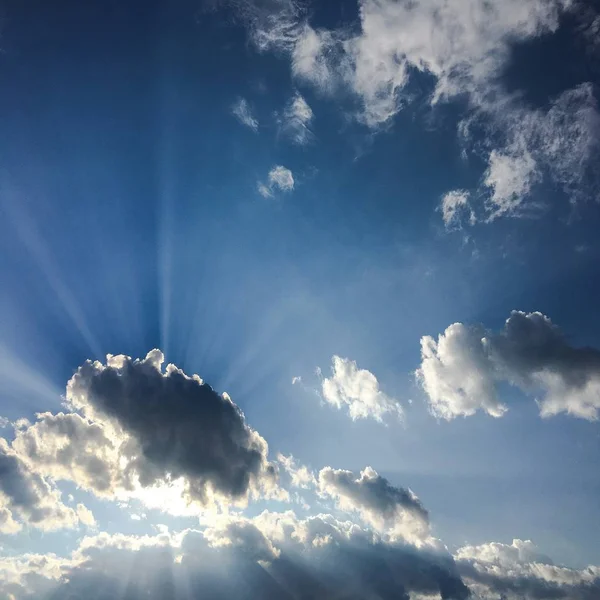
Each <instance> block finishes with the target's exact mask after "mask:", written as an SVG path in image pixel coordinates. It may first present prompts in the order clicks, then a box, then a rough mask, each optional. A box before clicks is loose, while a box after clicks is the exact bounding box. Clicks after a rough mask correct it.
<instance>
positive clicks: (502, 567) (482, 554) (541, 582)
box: [455, 539, 600, 600]
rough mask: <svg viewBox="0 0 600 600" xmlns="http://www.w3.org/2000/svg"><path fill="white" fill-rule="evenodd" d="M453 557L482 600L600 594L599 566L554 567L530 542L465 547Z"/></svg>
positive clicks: (572, 599) (576, 598)
mask: <svg viewBox="0 0 600 600" xmlns="http://www.w3.org/2000/svg"><path fill="white" fill-rule="evenodd" d="M455 559H456V561H457V564H458V569H459V571H460V572H461V573H462V574H463V576H464V577H465V579H466V580H467V581H468V582H469V584H470V586H471V589H472V590H473V591H475V592H476V593H478V594H479V597H481V598H482V599H484V600H487V599H488V598H489V599H490V600H491V599H492V598H498V597H500V598H504V599H505V600H534V599H535V600H546V599H547V600H551V599H560V598H564V599H565V600H592V599H593V598H597V597H599V595H600V567H594V566H589V567H587V568H585V569H581V570H577V569H569V568H566V567H559V566H555V565H554V564H553V563H552V561H551V560H550V559H549V558H548V557H547V556H544V555H542V554H540V552H539V551H538V549H537V548H536V546H535V545H534V544H533V543H532V542H531V541H523V540H518V539H517V540H513V542H512V544H510V545H509V544H500V543H489V544H481V545H480V546H465V547H463V548H460V549H459V550H458V551H457V552H456V554H455Z"/></svg>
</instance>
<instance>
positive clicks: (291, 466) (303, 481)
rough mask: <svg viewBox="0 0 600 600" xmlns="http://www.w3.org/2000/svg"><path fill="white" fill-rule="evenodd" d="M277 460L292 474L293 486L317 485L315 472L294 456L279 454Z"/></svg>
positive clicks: (306, 487) (306, 486)
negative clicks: (300, 463) (301, 463)
mask: <svg viewBox="0 0 600 600" xmlns="http://www.w3.org/2000/svg"><path fill="white" fill-rule="evenodd" d="M277 460H278V461H279V463H280V464H281V466H282V467H283V468H284V469H285V471H286V472H287V474H288V475H289V476H290V479H291V485H292V487H295V488H303V489H309V488H313V487H315V485H316V483H317V480H316V478H315V476H314V475H313V473H312V472H311V471H310V470H309V469H308V467H306V466H305V465H299V464H298V462H297V461H296V460H295V459H294V457H293V456H284V455H283V454H279V455H278V456H277Z"/></svg>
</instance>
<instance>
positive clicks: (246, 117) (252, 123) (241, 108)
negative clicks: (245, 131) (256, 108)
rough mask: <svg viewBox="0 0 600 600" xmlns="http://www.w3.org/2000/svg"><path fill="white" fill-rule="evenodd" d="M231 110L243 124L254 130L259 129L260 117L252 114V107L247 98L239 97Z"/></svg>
mask: <svg viewBox="0 0 600 600" xmlns="http://www.w3.org/2000/svg"><path fill="white" fill-rule="evenodd" d="M231 112H232V113H233V115H234V116H235V117H236V118H237V119H238V121H239V122H240V123H242V125H246V127H249V128H250V129H252V131H258V119H256V117H255V116H254V115H253V114H252V109H251V108H250V105H249V104H248V101H247V100H246V99H245V98H238V99H237V100H236V102H235V103H234V104H233V106H232V107H231Z"/></svg>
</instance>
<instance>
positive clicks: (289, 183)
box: [257, 165, 295, 198]
mask: <svg viewBox="0 0 600 600" xmlns="http://www.w3.org/2000/svg"><path fill="white" fill-rule="evenodd" d="M294 183H295V182H294V175H293V174H292V172H291V171H290V169H288V168H287V167H284V166H282V165H275V166H274V167H273V168H272V169H271V170H270V171H269V175H268V182H267V183H266V184H265V183H262V182H260V181H259V182H258V184H257V189H258V192H259V193H260V194H261V195H262V196H263V197H265V198H272V197H273V195H274V193H275V192H276V191H278V190H279V191H281V192H291V191H292V190H293V189H294Z"/></svg>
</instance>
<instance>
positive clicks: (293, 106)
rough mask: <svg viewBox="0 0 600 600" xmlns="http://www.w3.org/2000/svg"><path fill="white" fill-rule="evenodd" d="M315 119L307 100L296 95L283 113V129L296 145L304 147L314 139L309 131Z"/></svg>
mask: <svg viewBox="0 0 600 600" xmlns="http://www.w3.org/2000/svg"><path fill="white" fill-rule="evenodd" d="M313 117H314V115H313V111H312V109H311V108H310V106H309V105H308V103H307V102H306V100H305V99H304V98H303V97H302V96H301V95H300V94H298V93H296V95H295V96H294V97H293V98H292V99H291V100H290V102H289V103H288V105H287V106H286V108H285V110H284V112H283V117H282V119H281V129H282V131H283V133H284V134H285V135H286V136H288V137H289V138H290V139H291V140H292V141H293V142H294V143H295V144H298V145H299V146H304V145H305V144H307V143H308V142H310V140H311V139H312V137H313V134H312V132H311V130H310V129H309V125H310V123H311V121H312V120H313Z"/></svg>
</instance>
